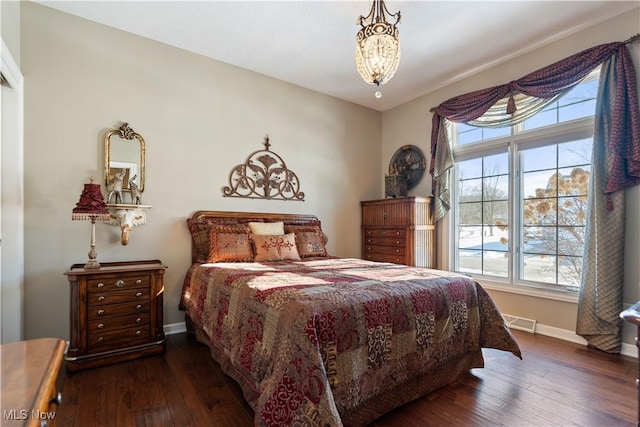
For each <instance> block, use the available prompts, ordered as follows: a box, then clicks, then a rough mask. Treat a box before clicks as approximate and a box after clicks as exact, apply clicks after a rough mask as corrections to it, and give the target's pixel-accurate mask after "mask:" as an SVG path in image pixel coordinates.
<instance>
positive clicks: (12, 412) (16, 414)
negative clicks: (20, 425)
mask: <svg viewBox="0 0 640 427" xmlns="http://www.w3.org/2000/svg"><path fill="white" fill-rule="evenodd" d="M28 416H29V411H27V410H26V409H20V410H18V409H3V410H2V418H4V419H5V420H7V421H14V420H26V419H27V418H28Z"/></svg>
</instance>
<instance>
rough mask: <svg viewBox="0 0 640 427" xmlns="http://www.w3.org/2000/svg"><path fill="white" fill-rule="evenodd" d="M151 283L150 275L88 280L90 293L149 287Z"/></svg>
mask: <svg viewBox="0 0 640 427" xmlns="http://www.w3.org/2000/svg"><path fill="white" fill-rule="evenodd" d="M150 283H151V280H150V277H149V275H148V274H145V275H139V276H121V277H104V278H98V279H88V280H87V291H88V292H105V291H107V292H109V291H117V290H119V289H129V288H140V287H149V284H150Z"/></svg>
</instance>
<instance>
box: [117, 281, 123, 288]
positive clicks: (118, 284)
mask: <svg viewBox="0 0 640 427" xmlns="http://www.w3.org/2000/svg"><path fill="white" fill-rule="evenodd" d="M116 286H117V287H119V288H121V287H123V286H124V280H116Z"/></svg>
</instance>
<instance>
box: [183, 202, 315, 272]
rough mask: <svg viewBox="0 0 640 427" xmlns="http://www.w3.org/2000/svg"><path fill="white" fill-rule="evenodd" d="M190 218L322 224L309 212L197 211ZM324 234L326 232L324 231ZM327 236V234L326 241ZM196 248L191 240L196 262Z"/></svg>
mask: <svg viewBox="0 0 640 427" xmlns="http://www.w3.org/2000/svg"><path fill="white" fill-rule="evenodd" d="M189 219H190V220H195V221H202V220H207V219H209V220H212V222H213V223H217V224H239V223H248V222H249V221H256V222H276V221H283V222H284V223H285V224H289V225H295V224H300V225H304V224H308V223H310V222H317V223H318V224H320V221H319V220H318V217H316V216H315V215H307V214H286V213H265V212H225V211H196V212H194V213H193V214H191V216H190V217H189ZM323 234H324V233H323ZM326 241H327V237H326V235H325V243H326ZM195 259H196V248H195V242H194V241H193V239H192V240H191V262H195Z"/></svg>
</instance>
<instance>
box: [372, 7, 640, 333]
mask: <svg viewBox="0 0 640 427" xmlns="http://www.w3.org/2000/svg"><path fill="white" fill-rule="evenodd" d="M639 18H640V9H635V10H633V11H631V12H628V13H626V14H624V15H621V16H618V17H616V18H614V19H611V20H609V21H607V22H605V23H602V24H600V25H597V26H594V27H592V28H589V29H586V30H584V31H581V32H579V33H576V34H574V35H572V36H570V37H567V38H564V39H561V40H559V41H556V42H554V43H552V44H550V45H548V46H546V47H543V48H540V49H537V50H534V51H531V52H528V53H526V54H524V55H522V56H520V57H518V58H516V59H513V60H510V61H508V62H505V63H503V64H500V65H498V66H495V67H493V68H491V69H488V70H486V71H483V72H480V73H478V74H475V75H473V76H471V77H468V78H465V79H462V80H460V81H457V82H456V83H453V84H450V85H448V86H446V87H443V88H440V89H437V90H434V91H433V92H431V93H429V94H428V95H425V96H421V97H419V98H417V99H415V100H413V101H411V102H408V103H406V104H404V105H401V106H399V107H397V108H394V109H392V110H389V111H386V112H384V113H383V115H382V157H381V162H382V163H381V170H382V171H383V172H384V171H386V169H387V167H388V166H387V165H388V162H389V159H390V158H391V156H392V155H393V152H394V151H395V150H396V149H397V147H398V146H400V145H402V144H415V145H417V146H419V147H421V148H422V150H423V151H424V152H425V154H426V153H428V152H429V151H430V138H431V118H432V113H430V112H429V109H430V108H431V107H434V106H436V105H438V104H440V103H441V102H443V101H445V100H447V99H449V98H451V97H453V96H456V95H461V94H464V93H467V92H470V91H473V90H478V89H483V88H486V87H490V86H494V85H498V84H503V83H505V82H509V81H511V80H514V79H517V78H519V77H522V76H524V75H526V74H528V73H529V72H531V71H534V70H537V69H539V68H541V67H544V66H546V65H549V64H551V63H553V62H555V61H557V60H560V59H562V58H565V57H567V56H569V55H572V54H574V53H577V52H579V51H581V50H584V49H587V48H589V47H592V46H595V45H598V44H601V43H608V42H614V41H621V40H625V39H627V38H629V37H630V36H632V35H634V34H636V33H637V32H638V30H639V28H640V21H639ZM630 50H631V54H632V56H633V58H634V62H635V65H636V72H637V73H638V75H639V78H638V81H640V43H636V44H634V45H631V46H630ZM428 182H429V179H426V180H423V181H422V182H421V183H420V186H421V187H419V188H417V189H415V190H412V191H410V193H411V194H413V195H430V194H431V189H430V188H429V187H428V184H427V183H428ZM627 195H628V198H627V228H626V230H627V233H626V234H627V240H626V247H625V284H624V286H625V292H624V301H625V303H628V304H631V303H634V302H636V301H637V300H638V299H639V289H638V287H639V283H640V216H639V215H638V212H639V210H638V209H639V208H640V187H634V188H632V189H630V190H627ZM444 225H445V226H446V221H445V224H444ZM443 228H445V227H441V229H443ZM439 231H440V232H439V234H438V240H439V251H438V259H439V265H440V266H445V268H446V266H447V262H448V258H449V257H448V250H449V244H448V236H447V234H446V233H443V232H441V231H442V230H439ZM490 293H491V295H492V297H493V298H494V299H495V301H496V303H497V304H498V306H499V307H500V309H501V310H502V311H503V312H505V313H508V314H512V315H516V316H520V317H526V318H531V319H536V320H537V321H538V322H539V323H541V324H543V325H547V326H549V327H551V328H559V329H562V330H568V331H574V330H575V325H576V313H577V310H576V304H575V303H570V302H561V301H554V300H550V299H544V298H537V297H531V296H524V295H515V294H513V293H506V292H498V291H495V290H490ZM625 329H627V330H626V331H625V336H624V340H625V342H627V343H633V335H632V332H630V328H625Z"/></svg>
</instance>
